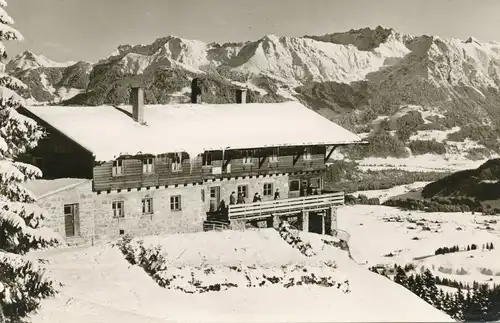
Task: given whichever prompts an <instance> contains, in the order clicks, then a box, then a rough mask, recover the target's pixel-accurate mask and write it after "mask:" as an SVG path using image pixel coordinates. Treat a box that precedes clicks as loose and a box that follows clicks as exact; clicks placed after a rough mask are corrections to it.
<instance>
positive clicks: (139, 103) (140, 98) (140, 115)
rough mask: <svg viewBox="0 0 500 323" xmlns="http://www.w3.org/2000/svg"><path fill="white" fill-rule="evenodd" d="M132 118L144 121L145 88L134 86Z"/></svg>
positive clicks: (140, 121)
mask: <svg viewBox="0 0 500 323" xmlns="http://www.w3.org/2000/svg"><path fill="white" fill-rule="evenodd" d="M132 118H133V119H134V121H137V122H139V123H143V122H144V90H143V89H142V88H140V87H133V88H132Z"/></svg>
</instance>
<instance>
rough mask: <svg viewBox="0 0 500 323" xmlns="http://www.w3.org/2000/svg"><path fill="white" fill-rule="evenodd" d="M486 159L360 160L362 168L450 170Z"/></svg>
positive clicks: (459, 168)
mask: <svg viewBox="0 0 500 323" xmlns="http://www.w3.org/2000/svg"><path fill="white" fill-rule="evenodd" d="M486 161H487V159H484V160H470V159H466V158H464V157H461V156H459V155H433V154H425V155H416V156H411V157H408V158H392V157H388V158H374V157H373V158H372V157H370V158H365V159H363V160H361V161H359V168H360V169H362V170H368V169H371V170H382V169H394V168H395V169H401V170H406V171H410V172H448V171H452V172H455V171H459V170H464V169H471V168H477V167H479V166H480V165H482V164H484V163H485V162H486Z"/></svg>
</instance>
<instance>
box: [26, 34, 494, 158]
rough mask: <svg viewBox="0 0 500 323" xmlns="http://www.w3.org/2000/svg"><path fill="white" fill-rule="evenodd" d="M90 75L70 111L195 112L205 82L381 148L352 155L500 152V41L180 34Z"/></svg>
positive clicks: (125, 49)
mask: <svg viewBox="0 0 500 323" xmlns="http://www.w3.org/2000/svg"><path fill="white" fill-rule="evenodd" d="M83 74H86V73H83ZM38 76H40V75H38ZM86 77H88V82H87V83H86V86H85V87H82V86H81V85H82V84H80V85H79V86H78V87H75V88H78V89H80V91H81V93H78V94H76V95H75V96H74V97H72V98H70V99H69V100H64V102H63V104H69V105H100V104H105V103H106V104H124V103H128V102H129V99H130V87H131V86H141V87H144V89H145V99H146V102H148V103H170V102H176V103H182V102H188V101H189V86H190V81H191V79H192V78H194V77H198V78H200V79H201V80H202V88H203V101H204V102H207V103H230V102H234V101H235V98H234V95H233V94H232V87H233V86H234V85H235V84H239V85H246V86H248V87H249V97H248V100H249V102H277V101H286V100H299V101H301V102H302V103H304V104H305V105H306V106H308V107H309V108H311V109H313V110H316V111H317V112H319V113H320V114H322V115H324V116H325V117H327V118H329V119H331V120H333V121H336V122H339V123H340V124H342V125H343V126H345V127H347V128H349V129H351V130H353V131H356V132H358V133H362V134H363V135H365V136H367V137H369V138H370V139H371V140H370V141H371V142H374V143H377V144H374V145H372V146H373V147H375V148H373V147H372V148H368V147H364V148H362V149H361V148H360V149H361V150H359V149H358V150H356V149H355V150H354V151H346V152H345V153H346V154H347V155H349V156H351V157H356V158H363V157H367V156H373V155H374V153H375V154H376V155H380V156H393V157H407V156H410V155H411V154H414V153H418V154H422V153H432V154H436V153H439V154H442V152H443V149H442V147H440V148H436V147H437V145H442V146H444V147H445V148H446V153H451V152H453V151H455V152H456V151H460V152H461V153H462V154H463V155H464V156H469V155H470V156H469V157H471V156H472V155H474V156H472V157H474V158H480V157H482V158H485V157H490V156H492V155H494V154H496V153H498V152H499V148H498V147H499V141H498V137H499V136H500V131H499V130H498V129H499V128H500V121H499V120H500V108H498V107H499V106H500V43H497V42H479V41H478V40H476V39H475V38H473V37H469V38H468V39H466V40H460V39H454V38H450V39H448V38H442V37H438V36H432V35H431V36H429V35H423V36H413V35H409V34H404V33H399V32H397V31H396V30H394V29H391V28H384V27H381V26H377V27H376V28H373V29H372V28H362V29H356V30H354V29H352V30H349V31H346V32H337V33H332V34H326V35H323V36H304V37H278V36H276V35H265V36H263V37H261V38H260V39H258V40H255V41H246V42H239V43H225V44H218V43H214V42H211V43H206V42H202V41H198V40H187V39H184V38H181V37H177V36H173V35H170V36H166V37H159V38H157V39H156V40H155V41H154V42H152V43H151V44H142V45H120V46H118V48H117V49H116V50H115V51H114V52H113V53H112V54H111V55H109V56H108V57H106V58H103V59H101V60H99V61H98V62H97V63H95V64H94V65H92V66H91V67H90V68H89V69H88V73H87V74H86V76H85V78H86ZM21 79H22V77H21ZM80 80H81V79H80ZM85 80H87V79H85ZM38 83H40V82H38ZM80 83H81V82H80ZM83 83H85V82H83ZM42 85H43V84H42ZM37 86H39V85H37ZM46 92H47V91H46ZM46 92H45V93H46ZM48 92H50V91H48ZM49 94H50V93H49ZM52 95H53V93H52ZM47 96H49V95H47ZM465 139H468V140H469V141H471V142H472V144H470V145H469V146H470V147H469V146H467V147H465V146H464V145H463V144H462V143H463V142H464V140H465ZM384 142H385V143H384ZM435 142H437V144H436V143H435ZM417 144H418V147H419V149H418V152H416V151H415V149H413V150H412V149H411V148H410V147H415V145H417ZM374 150H377V151H374Z"/></svg>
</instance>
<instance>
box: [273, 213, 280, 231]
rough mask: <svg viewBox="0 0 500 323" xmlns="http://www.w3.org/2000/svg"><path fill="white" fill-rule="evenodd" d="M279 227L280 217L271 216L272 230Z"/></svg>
mask: <svg viewBox="0 0 500 323" xmlns="http://www.w3.org/2000/svg"><path fill="white" fill-rule="evenodd" d="M279 226H280V217H279V215H277V214H273V228H275V229H278V228H279Z"/></svg>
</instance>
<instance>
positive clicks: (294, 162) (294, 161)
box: [293, 150, 304, 166]
mask: <svg viewBox="0 0 500 323" xmlns="http://www.w3.org/2000/svg"><path fill="white" fill-rule="evenodd" d="M302 155H304V150H302V151H301V152H300V153H298V154H297V156H295V157H294V158H293V166H295V164H297V162H298V161H299V158H300V157H302Z"/></svg>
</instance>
